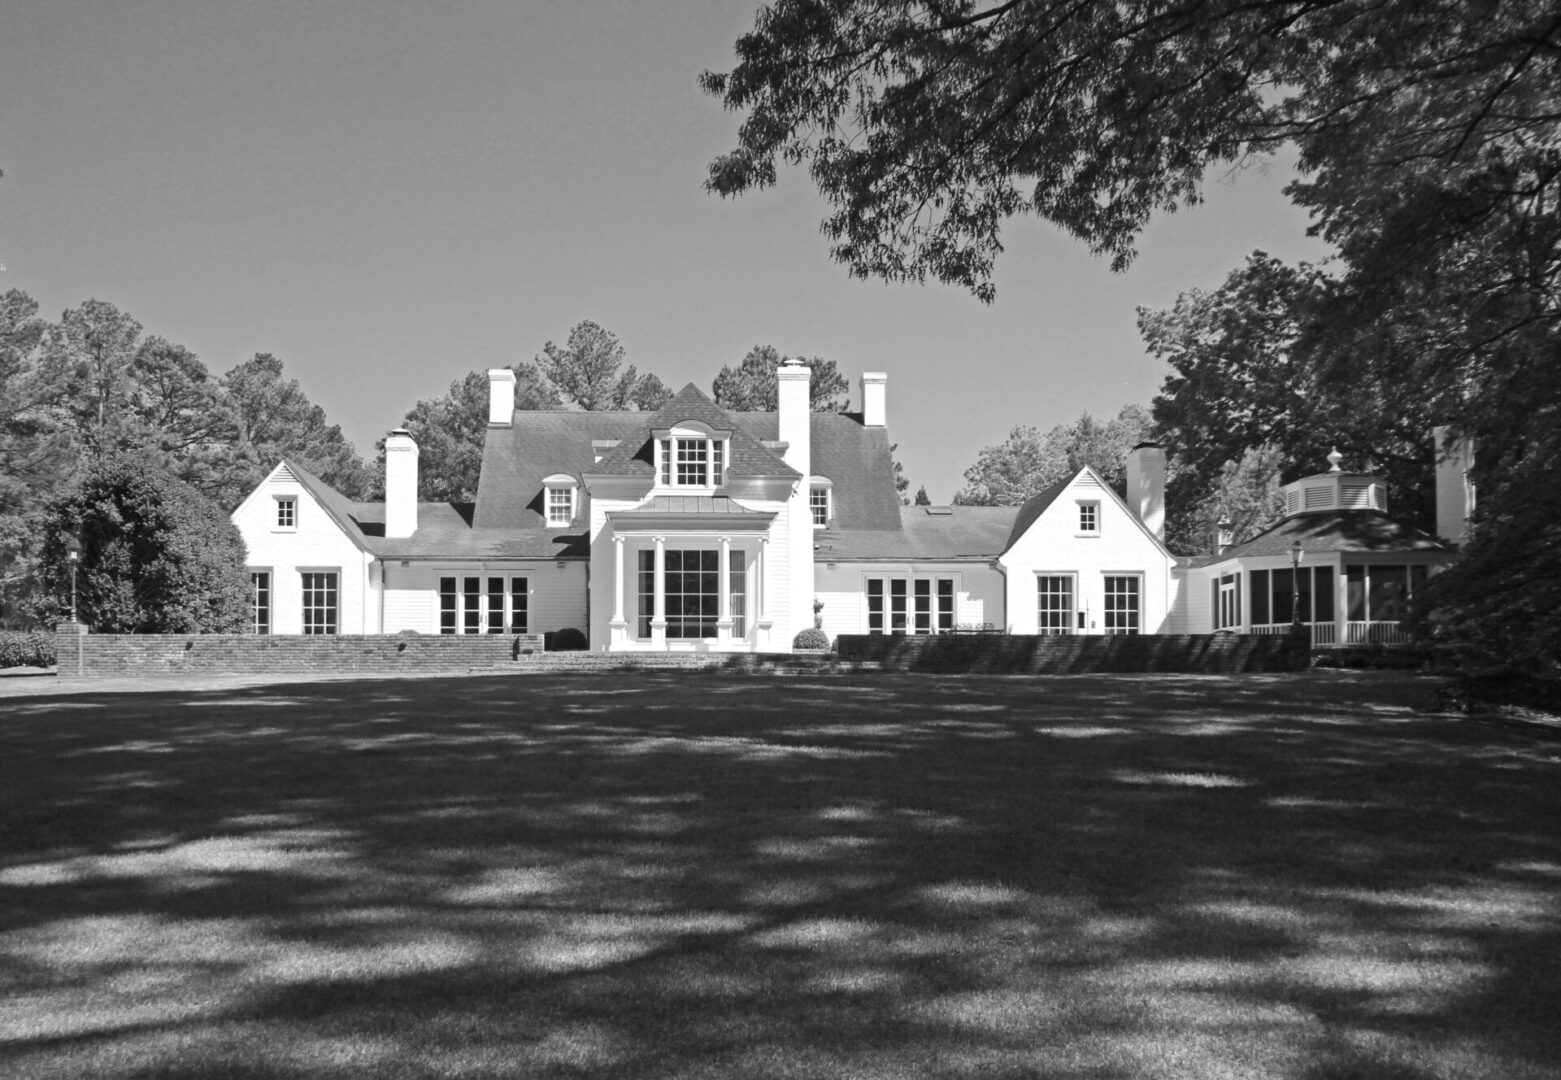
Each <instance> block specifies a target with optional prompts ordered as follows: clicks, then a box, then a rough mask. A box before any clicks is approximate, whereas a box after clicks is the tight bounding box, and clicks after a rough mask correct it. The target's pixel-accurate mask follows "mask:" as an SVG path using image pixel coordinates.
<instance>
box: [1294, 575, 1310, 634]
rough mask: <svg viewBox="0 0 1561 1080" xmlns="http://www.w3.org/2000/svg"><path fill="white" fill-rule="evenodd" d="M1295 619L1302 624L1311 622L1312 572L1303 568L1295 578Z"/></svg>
mask: <svg viewBox="0 0 1561 1080" xmlns="http://www.w3.org/2000/svg"><path fill="white" fill-rule="evenodd" d="M1295 606H1296V617H1297V618H1298V619H1300V620H1301V621H1302V622H1311V621H1312V571H1311V569H1310V568H1303V569H1302V570H1301V572H1300V573H1298V574H1297V575H1296V576H1295Z"/></svg>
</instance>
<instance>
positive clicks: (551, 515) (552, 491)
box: [542, 473, 579, 528]
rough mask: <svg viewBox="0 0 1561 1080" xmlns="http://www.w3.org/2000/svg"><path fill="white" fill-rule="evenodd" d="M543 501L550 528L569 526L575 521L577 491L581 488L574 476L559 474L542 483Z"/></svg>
mask: <svg viewBox="0 0 1561 1080" xmlns="http://www.w3.org/2000/svg"><path fill="white" fill-rule="evenodd" d="M542 485H543V500H544V503H545V505H546V508H547V523H548V527H549V528H558V527H560V526H564V525H568V524H569V523H570V522H571V521H573V520H574V519H575V491H576V490H577V488H578V486H579V481H577V480H576V479H575V478H574V477H572V476H567V475H564V474H563V473H558V474H555V475H553V476H549V477H548V478H547V479H546V480H544V481H542Z"/></svg>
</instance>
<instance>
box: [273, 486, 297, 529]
mask: <svg viewBox="0 0 1561 1080" xmlns="http://www.w3.org/2000/svg"><path fill="white" fill-rule="evenodd" d="M276 527H277V528H278V529H286V530H288V531H292V530H294V529H296V528H298V499H297V498H296V497H294V496H292V495H278V496H277V497H276Z"/></svg>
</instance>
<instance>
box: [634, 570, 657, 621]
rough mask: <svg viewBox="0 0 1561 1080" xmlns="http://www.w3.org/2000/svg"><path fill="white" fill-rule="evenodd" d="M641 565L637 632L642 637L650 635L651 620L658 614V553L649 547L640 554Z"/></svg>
mask: <svg viewBox="0 0 1561 1080" xmlns="http://www.w3.org/2000/svg"><path fill="white" fill-rule="evenodd" d="M639 560H640V566H639V574H638V575H637V576H638V579H639V581H638V585H637V587H636V592H637V594H638V596H639V626H638V629H637V630H636V633H637V634H638V636H639V637H641V638H648V637H650V622H651V619H653V618H655V615H656V553H655V552H654V551H651V550H649V549H645V550H642V551H641V552H640V554H639Z"/></svg>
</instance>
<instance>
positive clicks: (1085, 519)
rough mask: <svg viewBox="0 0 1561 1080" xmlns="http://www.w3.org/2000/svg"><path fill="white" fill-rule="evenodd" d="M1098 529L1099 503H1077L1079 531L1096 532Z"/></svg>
mask: <svg viewBox="0 0 1561 1080" xmlns="http://www.w3.org/2000/svg"><path fill="white" fill-rule="evenodd" d="M1099 531H1100V504H1099V503H1097V502H1081V503H1079V532H1081V533H1098V532H1099Z"/></svg>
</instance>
